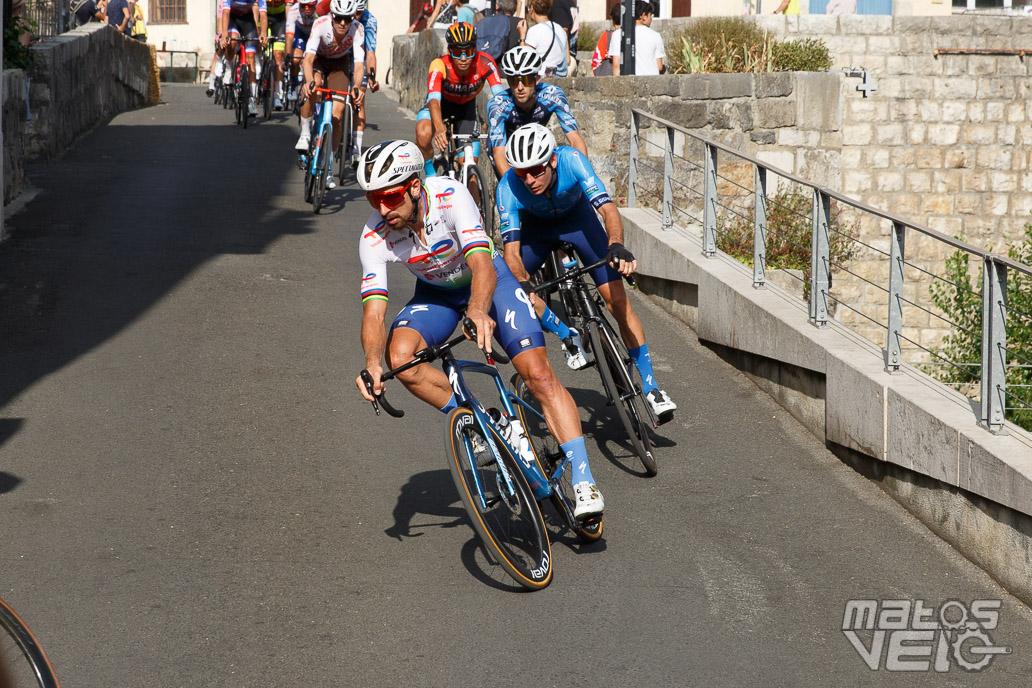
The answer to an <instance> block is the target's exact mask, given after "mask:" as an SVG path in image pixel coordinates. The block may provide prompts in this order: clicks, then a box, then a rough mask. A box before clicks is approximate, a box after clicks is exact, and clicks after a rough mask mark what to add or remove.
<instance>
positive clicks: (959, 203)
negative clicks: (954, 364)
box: [558, 16, 1032, 360]
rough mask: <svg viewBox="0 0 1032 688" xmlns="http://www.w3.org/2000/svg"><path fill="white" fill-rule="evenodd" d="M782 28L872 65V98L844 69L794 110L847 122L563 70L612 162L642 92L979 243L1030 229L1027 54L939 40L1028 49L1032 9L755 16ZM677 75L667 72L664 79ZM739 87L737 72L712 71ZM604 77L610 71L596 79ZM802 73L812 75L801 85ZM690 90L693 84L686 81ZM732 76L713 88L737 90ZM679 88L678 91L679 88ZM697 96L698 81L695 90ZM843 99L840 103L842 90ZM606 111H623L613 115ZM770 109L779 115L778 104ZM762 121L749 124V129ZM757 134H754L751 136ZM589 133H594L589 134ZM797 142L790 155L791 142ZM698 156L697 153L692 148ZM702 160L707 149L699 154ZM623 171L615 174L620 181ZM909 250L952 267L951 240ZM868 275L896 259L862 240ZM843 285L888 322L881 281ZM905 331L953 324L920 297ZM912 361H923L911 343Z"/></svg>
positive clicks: (861, 320)
mask: <svg viewBox="0 0 1032 688" xmlns="http://www.w3.org/2000/svg"><path fill="white" fill-rule="evenodd" d="M691 21H695V20H691V19H688V20H668V21H664V22H655V23H654V28H658V30H659V31H660V33H661V34H663V36H664V38H665V40H666V43H667V45H668V46H672V45H675V44H676V37H677V34H678V32H679V31H681V30H683V28H684V27H685V25H686V24H687V23H690V22H691ZM752 21H756V22H758V23H759V24H760V26H762V27H764V28H766V29H767V30H769V31H771V32H772V33H773V34H774V35H775V36H777V37H779V38H783V39H795V38H810V37H815V38H820V39H822V40H824V41H825V43H826V44H827V45H828V48H829V52H830V53H831V56H832V60H833V69H834V70H837V71H838V73H839V74H842V72H841V70H843V69H846V68H858V69H866V70H867V71H868V72H869V73H870V75H871V80H872V81H873V82H874V85H875V86H877V90H874V91H872V92H870V94H869V97H864V94H863V93H862V92H860V91H858V90H857V87H858V86H860V85H861V80H860V79H859V78H855V77H845V76H843V77H842V81H841V87H840V89H838V90H837V91H835V90H834V89H833V88H831V87H830V86H829V88H828V89H827V90H826V91H815V90H813V89H810V90H808V91H807V92H806V93H805V94H804V95H803V96H802V99H801V104H799V105H798V108H797V112H803V113H807V114H808V115H809V116H810V117H811V118H813V117H817V116H818V114H819V113H820V112H827V113H829V122H828V124H829V125H831V124H833V122H832V121H831V120H833V119H835V118H840V122H841V127H840V128H839V129H838V130H837V131H836V130H835V129H834V128H833V127H832V128H830V129H827V130H824V131H820V130H814V129H810V130H807V129H806V128H805V127H800V126H799V125H798V124H796V123H792V124H789V125H788V126H785V127H780V128H777V129H776V132H775V136H776V138H775V139H774V140H773V143H772V139H771V133H769V132H768V133H766V134H761V133H759V132H757V131H756V127H757V121H758V120H755V119H754V120H753V121H751V122H750V121H749V119H748V118H745V117H740V118H739V119H738V120H737V121H735V120H734V118H733V117H726V116H720V115H719V114H717V113H715V112H714V111H713V109H714V108H719V107H720V106H719V103H720V102H721V101H720V100H716V101H714V100H712V96H710V101H709V103H708V104H706V105H705V107H706V108H707V114H706V120H707V121H706V122H703V121H702V119H701V114H700V113H701V112H702V108H703V104H702V103H699V104H696V105H695V107H694V109H693V108H692V107H691V106H690V104H689V103H685V105H684V106H682V107H681V108H675V107H674V106H671V105H669V104H667V103H665V102H663V99H662V98H657V96H658V95H660V92H661V91H662V89H664V88H665V87H664V86H662V85H661V84H662V79H663V78H664V77H646V78H633V77H620V78H618V79H615V81H628V82H630V84H629V85H626V86H623V87H621V86H618V85H616V84H609V85H605V86H596V80H594V79H592V78H591V77H588V78H585V79H568V80H559V82H558V83H560V84H562V85H563V87H564V88H565V89H566V90H567V94H568V95H569V97H570V100H571V102H572V103H574V108H575V109H577V116H578V119H579V121H581V122H582V125H581V126H582V128H584V129H586V130H588V131H589V132H591V133H592V134H594V132H597V133H598V134H599V135H600V138H603V139H604V138H607V136H608V132H609V131H610V130H612V128H613V127H614V126H615V131H616V137H615V139H616V147H617V149H616V150H615V151H614V153H613V155H612V156H611V159H612V160H613V161H614V167H613V169H614V170H620V171H621V173H624V174H625V170H626V167H625V163H624V162H623V159H622V155H623V151H624V150H626V136H625V135H624V134H623V130H624V128H625V127H626V126H627V125H626V122H627V121H628V118H627V116H625V114H624V113H626V112H627V111H628V110H629V107H630V105H631V104H632V103H633V104H635V105H637V106H638V107H641V108H642V109H645V110H649V111H653V112H656V113H657V114H660V112H661V111H664V109H665V111H667V112H672V111H673V112H677V110H678V109H679V110H680V112H677V116H676V117H668V118H669V119H674V121H675V122H677V123H678V124H681V125H682V126H688V127H691V128H698V129H701V130H703V132H704V133H705V132H706V131H710V132H711V135H716V136H717V138H720V139H721V140H724V141H725V142H741V143H742V144H744V145H743V146H742V147H741V149H742V150H743V151H745V152H747V153H750V154H755V155H756V156H757V157H759V158H761V159H764V160H767V161H769V162H772V163H773V164H775V165H777V166H779V167H782V168H784V169H786V170H788V171H789V172H793V173H796V174H798V175H800V176H802V177H805V178H808V179H811V180H813V181H815V182H817V183H819V184H821V185H824V186H827V187H830V188H834V189H837V190H839V191H842V192H843V193H845V194H846V195H849V196H851V197H853V198H855V199H857V200H859V201H861V202H863V203H866V204H868V205H871V206H874V207H876V208H880V209H883V210H886V211H889V212H893V213H897V214H899V215H902V216H904V217H906V218H907V219H909V220H912V221H914V222H915V223H917V224H921V225H924V226H928V227H931V228H932V229H936V230H938V231H941V232H943V233H945V234H948V235H951V236H958V235H960V236H964V237H965V238H966V239H967V240H968V241H969V242H970V243H972V244H975V245H976V246H979V247H981V248H984V249H987V250H991V251H995V252H1000V253H1005V252H1006V249H1007V246H1008V245H1010V244H1011V243H1012V242H1014V241H1015V240H1016V239H1018V238H1019V237H1020V236H1021V235H1022V234H1023V232H1024V225H1025V223H1026V222H1028V221H1029V220H1030V218H1029V211H1030V210H1032V171H1030V169H1029V153H1028V152H1026V151H1025V150H1024V148H1025V147H1026V146H1027V145H1028V144H1029V143H1032V108H1029V107H1028V106H1027V100H1028V96H1029V89H1030V82H1029V75H1030V73H1032V66H1030V61H1029V60H1028V59H1026V58H1023V57H1022V56H1020V55H1017V54H982V55H977V54H937V51H939V50H957V49H961V50H966V51H971V50H982V51H1007V50H1011V51H1015V50H1022V49H1029V48H1032V19H1030V18H1026V17H994V16H956V17H899V16H896V17H889V16H854V17H833V16H801V17H781V16H762V17H756V18H752ZM666 78H671V77H666ZM711 78H714V79H716V81H717V82H720V83H727V84H733V83H734V82H735V80H740V79H741V78H742V77H741V75H728V76H720V77H711ZM597 81H602V80H597ZM803 83H805V81H804V82H803ZM687 88H688V87H686V89H687ZM736 89H737V87H736V86H730V87H727V88H726V89H724V88H723V87H721V88H719V89H717V93H718V96H717V97H718V98H720V97H721V96H720V95H719V92H720V91H721V90H724V91H725V93H729V92H733V91H735V90H736ZM670 92H672V91H670ZM687 92H688V93H690V92H691V89H688V90H687ZM834 100H837V101H838V102H837V105H836V104H835V103H833V102H832V101H834ZM608 112H613V113H616V115H617V118H616V121H615V122H612V121H611V120H610V119H609V117H610V116H609V115H608ZM770 114H773V113H770ZM750 126H752V127H753V129H752V130H750V129H749V127H750ZM747 134H748V136H746V135H747ZM589 140H591V138H589ZM793 151H794V154H793V153H792V152H793ZM688 157H691V151H689V156H688ZM695 160H698V157H696V158H695ZM616 181H617V182H619V180H616ZM843 217H844V219H845V220H847V221H859V222H860V232H861V239H862V240H863V241H864V242H865V243H868V244H870V245H871V246H873V247H874V248H876V249H881V250H887V245H888V244H887V242H888V239H887V233H888V226H887V223H885V222H884V221H882V222H879V221H876V220H874V219H873V218H870V217H856V216H850V214H849V213H846V214H845V215H844V216H843ZM907 252H908V260H909V261H911V262H913V263H914V265H916V266H917V267H918V268H920V269H921V270H926V271H928V272H932V273H936V274H942V272H943V269H944V264H945V263H944V261H945V258H946V256H947V255H948V254H949V251H948V250H947V249H946V247H945V246H944V245H943V244H940V243H938V242H935V241H932V240H930V239H926V238H924V237H922V236H921V235H919V234H917V233H913V232H911V233H910V235H909V236H908V242H907ZM850 270H852V271H854V272H856V273H857V274H858V275H860V276H861V277H863V278H865V279H868V280H871V281H873V282H876V283H879V284H883V283H884V282H885V280H886V276H887V270H888V264H887V261H886V259H885V257H884V256H882V255H881V254H879V253H877V252H876V251H872V250H869V249H862V250H861V253H860V254H859V255H858V256H857V258H856V259H855V260H854V261H853V262H852V263H851V264H850ZM906 280H907V283H906V285H905V293H904V297H905V298H907V299H908V300H910V301H914V302H916V303H920V304H921V305H922V306H925V307H927V306H929V305H930V303H929V299H928V287H929V283H930V280H931V278H930V277H929V276H928V275H927V274H925V273H922V272H920V271H919V270H917V269H913V268H911V269H908V271H907V274H906ZM834 285H835V289H834V293H835V294H837V295H838V296H839V297H840V298H842V299H843V300H845V301H846V302H847V303H849V304H850V305H852V306H855V307H859V308H860V310H861V312H863V313H864V315H866V316H868V317H870V318H873V319H875V320H877V321H879V322H882V323H884V322H885V321H886V316H887V308H888V306H887V303H886V297H885V294H884V292H882V291H881V290H879V289H877V288H876V287H873V286H871V285H868V284H866V283H864V282H863V281H862V280H860V279H858V278H856V277H853V276H851V275H849V274H848V273H843V272H841V271H838V273H837V274H836V275H835V281H834ZM838 317H840V318H841V319H842V320H843V321H845V322H848V323H849V324H850V325H852V326H854V327H855V328H856V329H857V330H858V331H860V332H861V333H862V334H864V335H865V336H866V337H868V338H869V339H871V340H872V341H875V342H881V341H882V340H883V339H884V336H885V330H884V329H883V328H881V327H878V326H876V325H874V324H872V323H871V322H870V321H869V320H867V319H866V318H865V317H863V316H862V315H858V314H856V313H853V312H852V311H850V310H849V309H839V312H838ZM905 317H906V320H905V323H906V325H907V328H906V330H905V331H904V336H906V337H908V338H910V339H913V340H914V341H917V342H919V343H920V344H921V345H922V346H930V345H934V344H936V343H938V342H939V341H940V340H941V337H942V336H943V334H945V333H946V332H947V331H948V329H949V325H948V324H947V323H945V322H943V321H942V320H940V319H939V318H937V317H935V316H933V315H931V314H929V313H927V312H924V311H921V310H919V309H916V308H908V309H906V311H905ZM908 360H925V356H924V354H923V353H922V352H921V351H920V350H919V349H912V350H911V351H910V356H909V359H908Z"/></svg>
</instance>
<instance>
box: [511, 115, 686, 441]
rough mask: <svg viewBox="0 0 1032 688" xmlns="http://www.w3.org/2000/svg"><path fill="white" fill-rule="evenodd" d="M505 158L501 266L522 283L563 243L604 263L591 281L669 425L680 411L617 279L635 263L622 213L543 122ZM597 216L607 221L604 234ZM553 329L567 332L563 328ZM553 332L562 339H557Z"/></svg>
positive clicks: (586, 260) (516, 138)
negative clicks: (660, 378) (627, 245)
mask: <svg viewBox="0 0 1032 688" xmlns="http://www.w3.org/2000/svg"><path fill="white" fill-rule="evenodd" d="M505 155H506V159H507V161H508V163H509V165H510V167H511V169H510V170H509V171H508V172H506V173H505V175H504V176H502V178H501V179H500V180H499V181H498V187H497V188H496V190H495V200H496V202H497V204H498V212H499V214H500V227H499V231H500V232H501V235H502V241H503V242H504V243H505V248H504V253H505V260H506V263H508V265H509V267H510V268H511V270H512V273H513V274H514V275H516V277H517V279H519V280H520V281H521V282H525V281H526V280H529V279H530V273H532V272H535V271H537V270H538V269H539V268H540V267H541V266H542V265H544V263H545V260H546V259H547V257H548V254H549V252H550V251H552V250H553V249H555V248H558V247H559V246H560V245H561V244H562V243H564V242H568V243H570V244H573V246H574V248H575V250H576V252H577V255H578V257H579V258H580V260H581V262H582V263H583V264H584V265H591V264H593V263H596V262H598V261H599V260H601V259H602V258H605V257H608V259H609V261H608V264H607V265H603V266H602V267H599V268H595V269H594V270H592V271H591V273H590V275H591V279H592V280H594V282H595V285H596V286H597V287H598V293H599V294H601V295H602V298H603V299H604V300H605V302H606V307H607V308H608V309H609V312H610V313H612V314H613V317H614V318H616V321H617V324H618V325H619V327H620V334H621V336H622V337H623V340H624V343H625V344H626V345H627V350H628V352H629V353H630V355H631V358H632V359H633V361H634V364H635V366H636V367H637V368H638V372H639V373H641V380H642V387H643V389H642V391H643V392H644V393H645V398H646V400H647V401H648V403H649V406H651V407H652V411H653V413H655V414H656V417H657V419H658V420H659V422H660V423H666V422H667V421H669V420H671V419H672V418H673V416H674V411H675V410H676V409H677V405H676V404H675V403H674V402H673V401H672V400H671V399H670V397H669V396H668V395H667V393H666V392H664V391H663V390H662V389H660V388H659V386H658V385H657V384H656V380H655V374H654V372H653V370H652V357H651V355H650V354H649V349H648V345H647V344H646V343H645V331H644V329H643V328H642V326H641V321H640V320H639V319H638V316H637V314H636V313H635V312H634V309H633V308H632V307H631V303H630V301H629V300H628V299H627V292H626V291H625V290H624V286H623V282H622V281H621V275H630V274H631V273H632V272H634V269H635V268H636V267H637V265H638V263H637V261H636V260H635V259H634V256H633V255H632V254H631V252H630V251H628V250H627V249H626V248H624V245H623V222H622V220H621V218H620V213H619V211H618V210H617V209H616V205H614V204H613V201H612V199H611V198H610V197H609V193H608V192H607V191H606V187H605V185H604V184H602V180H600V179H599V178H598V176H597V175H596V174H595V170H594V169H593V168H592V166H591V162H590V161H589V160H588V157H587V156H586V155H584V154H582V153H581V152H580V151H577V150H575V149H573V148H570V147H569V146H558V147H557V146H556V145H555V137H554V136H553V135H552V132H550V131H549V130H548V129H546V128H544V127H543V126H541V125H540V124H526V125H524V126H522V127H520V128H519V129H517V130H516V131H515V132H514V133H513V135H512V136H510V137H509V141H508V143H506V144H505ZM596 211H598V213H599V214H600V215H601V216H602V219H603V221H604V222H605V227H604V228H603V226H602V224H600V223H599V221H598V217H597V216H596V215H595V212H596ZM534 301H536V302H537V303H536V304H535V306H536V308H537V309H538V312H539V314H543V316H544V317H543V320H544V319H553V318H554V319H555V321H558V318H555V316H554V314H551V312H550V311H548V309H547V307H545V305H544V304H543V303H541V302H540V299H534ZM545 311H547V312H545ZM559 326H561V327H559ZM547 327H548V326H547V325H546V328H547ZM557 329H566V330H569V328H568V327H567V326H566V325H563V324H562V323H561V322H560V323H559V325H558V326H557ZM557 334H559V336H560V338H562V334H561V333H557ZM568 363H569V362H568ZM585 365H586V362H585ZM570 367H575V366H574V365H572V364H570Z"/></svg>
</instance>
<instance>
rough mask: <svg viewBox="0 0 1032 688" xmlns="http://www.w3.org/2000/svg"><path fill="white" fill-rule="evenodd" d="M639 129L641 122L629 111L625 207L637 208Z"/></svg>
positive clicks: (636, 114) (635, 114) (634, 112)
mask: <svg viewBox="0 0 1032 688" xmlns="http://www.w3.org/2000/svg"><path fill="white" fill-rule="evenodd" d="M640 129H641V121H640V119H639V117H638V113H637V112H636V111H634V110H631V154H630V158H629V159H628V165H627V207H628V208H637V207H638V192H637V191H636V190H635V187H636V186H637V184H638V135H639V132H640Z"/></svg>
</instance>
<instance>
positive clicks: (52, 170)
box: [0, 89, 313, 450]
mask: <svg viewBox="0 0 1032 688" xmlns="http://www.w3.org/2000/svg"><path fill="white" fill-rule="evenodd" d="M169 100H170V101H172V104H171V105H170V106H168V107H152V108H145V109H142V110H137V111H133V112H128V113H124V114H122V115H119V116H118V117H116V118H114V119H113V120H112V121H111V122H110V123H108V124H106V125H103V126H101V127H99V128H97V129H96V130H94V131H93V132H90V133H89V134H87V135H86V136H84V137H83V138H82V139H80V140H79V141H78V142H76V143H75V145H73V146H72V147H71V148H70V149H68V150H67V151H66V152H65V154H64V155H63V157H62V158H61V159H59V160H57V161H55V162H52V163H47V164H40V165H33V166H30V167H29V169H28V175H29V177H30V179H31V180H32V183H33V185H34V186H36V187H38V188H39V194H38V195H37V196H36V198H35V199H34V200H33V201H32V202H31V203H29V204H28V206H27V207H25V208H24V209H23V210H22V211H21V212H20V213H18V214H16V215H14V216H13V217H12V218H9V219H8V221H7V229H8V231H9V234H10V238H9V239H8V240H7V241H5V242H4V243H3V245H2V246H0V321H2V322H3V323H4V337H3V338H2V340H0V368H2V369H3V371H4V374H3V375H0V407H2V406H4V405H6V404H8V403H9V402H10V401H11V400H13V399H15V398H16V397H18V396H19V395H20V394H21V393H22V392H23V391H24V390H26V389H27V388H29V387H30V386H32V385H33V384H34V383H35V382H36V381H38V380H40V379H42V378H44V377H46V376H48V375H50V374H52V373H54V372H55V371H58V370H60V369H61V368H63V367H64V366H66V365H68V364H69V363H70V362H72V361H74V360H76V359H77V358H79V357H80V356H83V355H84V354H86V353H88V352H89V351H91V350H93V349H94V348H96V347H98V346H100V345H102V344H103V343H104V342H106V341H107V340H109V339H110V338H112V337H113V336H115V335H116V334H118V333H119V332H121V331H122V330H124V329H125V328H127V327H129V326H130V325H131V324H132V323H134V321H136V320H137V319H138V318H140V316H141V315H142V314H144V313H145V312H147V311H148V310H149V309H151V308H152V307H153V306H154V305H155V304H156V303H157V302H159V301H160V300H162V299H164V298H166V297H167V296H168V295H169V294H170V293H171V292H173V291H174V289H175V287H176V285H177V284H179V283H180V282H181V281H182V280H184V278H186V277H187V276H189V275H190V274H191V273H193V272H195V271H196V270H197V269H198V268H200V267H201V266H203V265H204V264H205V263H208V262H209V261H211V260H213V259H215V258H217V257H219V256H224V255H227V254H239V255H256V254H261V253H263V252H265V251H266V250H268V248H269V246H270V245H271V244H272V243H273V242H275V241H276V240H277V239H279V238H280V237H282V236H284V235H287V234H306V233H309V232H311V231H313V216H312V214H311V213H310V212H308V213H305V212H304V211H303V210H293V209H288V208H284V207H283V205H282V203H281V204H279V205H276V204H274V199H276V198H277V197H280V196H282V195H284V194H285V193H287V192H286V189H287V184H288V179H291V178H292V177H295V176H296V174H292V168H295V169H296V164H295V159H294V157H293V156H292V155H291V154H290V150H291V148H292V146H291V143H292V139H293V137H294V135H295V133H294V132H293V130H292V129H291V128H290V127H287V126H268V127H266V130H265V131H263V132H261V134H262V135H261V136H259V135H258V134H259V132H257V131H250V130H248V131H244V130H243V129H241V128H240V127H234V126H226V122H225V119H226V118H227V117H230V116H231V115H230V114H229V112H228V111H223V110H221V109H220V108H214V107H212V106H211V103H210V101H208V100H207V99H206V98H205V97H204V95H203V91H202V90H200V89H174V90H171V91H170V95H169ZM273 124H275V123H273ZM291 191H292V190H291ZM183 326H184V327H189V326H190V323H184V324H183ZM33 420H34V419H32V418H26V419H25V420H24V421H19V422H18V423H17V424H16V425H14V426H11V425H10V423H11V422H12V419H7V420H0V427H2V431H0V450H2V448H3V446H4V444H5V443H6V442H7V440H9V439H10V438H11V437H12V436H13V435H14V434H15V433H16V432H17V431H18V429H19V428H20V427H23V426H24V424H25V423H31V422H33Z"/></svg>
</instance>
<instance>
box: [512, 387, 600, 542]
mask: <svg viewBox="0 0 1032 688" xmlns="http://www.w3.org/2000/svg"><path fill="white" fill-rule="evenodd" d="M512 387H513V390H514V391H515V392H516V396H518V397H519V398H520V399H522V400H523V401H525V402H527V404H528V405H529V406H530V407H531V408H533V409H534V410H535V411H537V412H538V413H540V414H542V416H543V415H544V414H543V412H542V410H541V402H539V401H538V400H537V399H536V398H535V397H534V395H533V394H532V393H531V391H530V389H528V388H527V383H526V382H524V381H523V378H522V377H520V375H519V373H516V374H514V375H513V376H512ZM514 406H515V407H516V413H517V414H519V419H520V423H522V424H523V429H524V430H526V431H527V439H529V440H530V446H531V448H532V449H533V450H534V456H535V458H537V462H538V466H539V467H540V468H541V472H542V473H544V474H545V476H546V477H547V478H548V479H549V482H550V483H551V479H552V474H553V473H555V469H556V468H558V467H559V464H560V463H561V462H562V461H563V459H564V458H566V457H565V456H564V454H563V450H562V449H561V448H560V447H559V441H558V440H557V439H555V437H553V436H552V433H551V432H549V430H548V426H547V425H545V421H544V419H543V418H538V416H537V415H535V414H533V413H530V412H529V411H527V410H526V409H524V408H523V407H522V406H520V405H519V404H514ZM556 487H558V490H557V489H556ZM552 488H553V489H552V495H551V497H550V499H551V500H552V506H554V507H555V510H556V511H557V512H559V515H560V516H564V517H565V519H566V521H567V523H568V524H570V525H571V526H572V527H573V529H574V530H575V531H576V532H577V537H578V538H580V539H581V540H582V541H584V542H593V541H595V540H598V539H599V538H600V537H602V519H601V518H592V519H589V520H587V521H584V522H582V523H576V521H575V520H574V518H573V502H572V495H573V480H572V472H571V471H569V470H565V471H563V474H562V475H561V476H559V484H558V486H556V485H555V483H552ZM559 492H561V493H562V494H559Z"/></svg>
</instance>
